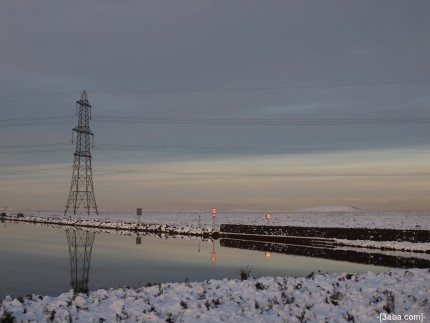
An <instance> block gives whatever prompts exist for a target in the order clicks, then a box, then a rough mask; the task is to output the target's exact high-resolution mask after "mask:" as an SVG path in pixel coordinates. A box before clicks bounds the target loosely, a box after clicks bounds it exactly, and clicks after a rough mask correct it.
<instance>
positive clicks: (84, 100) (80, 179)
mask: <svg viewBox="0 0 430 323" xmlns="http://www.w3.org/2000/svg"><path fill="white" fill-rule="evenodd" d="M76 103H77V105H76V113H77V116H78V126H77V127H75V128H73V131H74V132H76V150H75V153H74V156H75V157H74V162H73V175H72V183H71V185H70V193H69V198H68V200H67V205H66V210H65V211H64V215H66V214H67V211H68V210H69V209H72V210H73V214H76V212H77V211H79V210H81V209H82V210H84V211H85V213H86V214H88V215H89V214H90V211H91V209H94V211H95V212H96V214H99V213H98V211H97V204H96V198H95V196H94V186H93V171H92V168H91V137H93V136H94V134H93V133H92V132H91V129H90V120H91V105H90V103H89V102H88V96H87V92H85V91H83V92H82V94H81V99H80V100H79V101H77V102H76ZM73 137H74V136H73ZM72 141H73V140H72Z"/></svg>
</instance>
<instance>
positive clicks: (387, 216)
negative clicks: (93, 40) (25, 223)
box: [9, 206, 430, 230]
mask: <svg viewBox="0 0 430 323" xmlns="http://www.w3.org/2000/svg"><path fill="white" fill-rule="evenodd" d="M18 212H23V213H24V214H25V215H26V216H39V217H55V218H64V213H63V212H62V211H32V210H24V211H19V210H15V211H14V212H9V213H11V214H12V215H13V214H16V213H18ZM266 212H270V214H271V215H272V217H271V219H270V225H290V226H304V227H321V228H322V227H326V228H327V227H340V228H379V229H387V228H389V229H405V230H407V229H409V230H411V229H414V230H430V213H404V212H374V211H368V210H363V209H359V208H355V207H347V206H331V207H329V206H324V207H317V208H311V209H302V210H297V211H292V212H287V211H271V210H266V211H255V210H222V209H218V211H217V216H216V220H215V228H214V229H215V230H218V228H219V224H221V223H225V224H248V225H265V224H267V220H266ZM135 214H136V213H135V211H116V212H112V211H111V212H101V213H100V215H89V216H88V215H81V216H79V215H76V216H75V215H74V216H72V217H73V219H85V220H96V221H110V222H129V223H136V222H140V223H142V224H165V225H169V226H175V227H190V228H201V227H213V218H212V215H211V210H210V209H208V210H153V211H151V210H144V211H143V214H142V216H139V217H138V216H136V215H135ZM67 217H69V215H68V216H67Z"/></svg>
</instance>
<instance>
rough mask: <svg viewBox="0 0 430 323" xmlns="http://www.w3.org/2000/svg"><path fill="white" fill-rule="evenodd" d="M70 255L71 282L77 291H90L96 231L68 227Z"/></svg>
mask: <svg viewBox="0 0 430 323" xmlns="http://www.w3.org/2000/svg"><path fill="white" fill-rule="evenodd" d="M66 235H67V243H68V244H69V257H70V284H71V286H72V288H73V289H74V291H75V292H76V293H81V292H87V291H88V280H89V273H90V263H91V252H92V250H93V243H94V238H95V235H96V233H95V232H90V231H83V230H74V229H67V230H66Z"/></svg>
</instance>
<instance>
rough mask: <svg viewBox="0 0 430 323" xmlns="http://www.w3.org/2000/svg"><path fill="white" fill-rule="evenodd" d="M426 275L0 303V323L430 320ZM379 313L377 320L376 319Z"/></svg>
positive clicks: (200, 286) (332, 277) (225, 284)
mask: <svg viewBox="0 0 430 323" xmlns="http://www.w3.org/2000/svg"><path fill="white" fill-rule="evenodd" d="M429 278H430V271H429V270H428V269H411V270H396V271H390V272H386V273H379V274H375V273H371V272H368V273H366V274H347V273H343V274H326V275H312V274H311V275H309V276H308V277H306V278H303V277H302V278H293V277H262V278H259V279H249V280H244V281H240V280H227V279H223V280H208V281H204V282H193V283H189V282H184V283H165V284H161V285H155V286H152V287H145V288H139V289H129V288H120V289H115V290H114V289H110V290H104V289H100V290H98V291H93V292H90V293H89V294H88V295H86V294H77V295H75V294H74V293H73V291H69V292H67V293H64V294H61V295H60V296H58V297H48V296H45V297H42V296H37V295H30V296H26V297H24V298H16V299H12V298H11V297H6V298H5V299H4V300H3V301H2V302H1V303H0V319H7V318H9V319H11V318H14V319H16V320H18V321H27V322H28V321H38V322H39V321H56V322H71V321H79V322H105V321H107V322H113V321H128V322H133V321H139V322H141V321H154V322H196V321H198V322H221V321H229V322H250V321H251V322H280V321H281V322H282V321H284V322H305V321H308V322H346V321H355V322H377V321H379V319H378V318H379V317H380V315H385V317H387V316H386V315H388V314H390V315H397V316H398V315H402V316H403V315H422V316H424V317H427V318H428V317H430V279H429ZM381 313H382V314H381Z"/></svg>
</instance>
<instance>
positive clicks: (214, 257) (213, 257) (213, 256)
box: [211, 252, 216, 262]
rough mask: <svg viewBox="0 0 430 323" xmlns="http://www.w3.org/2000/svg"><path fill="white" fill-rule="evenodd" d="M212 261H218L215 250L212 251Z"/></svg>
mask: <svg viewBox="0 0 430 323" xmlns="http://www.w3.org/2000/svg"><path fill="white" fill-rule="evenodd" d="M211 261H212V262H216V253H215V252H212V253H211Z"/></svg>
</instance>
